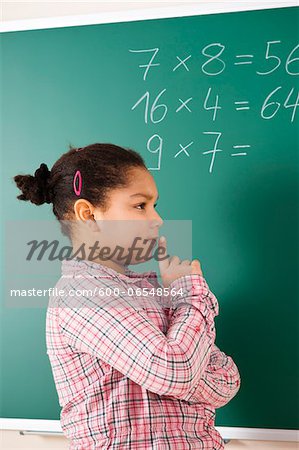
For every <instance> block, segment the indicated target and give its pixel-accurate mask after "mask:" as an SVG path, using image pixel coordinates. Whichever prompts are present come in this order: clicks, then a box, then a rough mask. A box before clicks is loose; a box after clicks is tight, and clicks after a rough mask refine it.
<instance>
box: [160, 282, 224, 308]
mask: <svg viewBox="0 0 299 450" xmlns="http://www.w3.org/2000/svg"><path fill="white" fill-rule="evenodd" d="M169 288H170V292H171V290H172V289H173V290H174V295H172V301H171V305H170V308H171V309H175V308H177V307H178V305H179V304H180V303H185V304H186V303H187V304H191V305H193V306H195V307H196V308H198V309H199V310H200V311H201V313H202V314H203V315H204V316H207V315H210V314H211V313H212V314H213V316H218V314H219V304H218V301H217V298H216V297H215V295H214V294H213V293H212V292H211V291H210V289H209V286H208V283H207V281H206V280H205V278H204V277H203V276H201V275H198V274H192V275H184V276H182V277H180V278H177V279H176V280H174V281H173V282H172V283H171V284H170V285H169Z"/></svg>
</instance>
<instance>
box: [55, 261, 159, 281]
mask: <svg viewBox="0 0 299 450" xmlns="http://www.w3.org/2000/svg"><path fill="white" fill-rule="evenodd" d="M79 272H85V273H87V274H90V275H92V276H95V277H98V278H113V279H120V280H123V281H125V282H127V283H133V282H136V281H138V280H140V279H142V278H147V279H148V278H151V279H155V280H157V273H156V272H155V271H154V270H150V271H147V272H143V273H138V272H135V271H133V270H130V269H128V268H127V267H126V269H125V274H122V273H120V272H117V271H116V270H114V269H112V268H111V267H108V266H104V265H103V264H100V263H97V262H94V261H89V260H86V259H77V258H74V259H70V260H67V259H64V260H62V263H61V273H62V275H64V276H67V277H71V276H72V275H75V274H76V273H77V274H79Z"/></svg>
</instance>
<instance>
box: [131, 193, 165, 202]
mask: <svg viewBox="0 0 299 450" xmlns="http://www.w3.org/2000/svg"><path fill="white" fill-rule="evenodd" d="M137 195H140V196H141V197H145V198H147V199H148V200H151V199H152V198H153V197H152V196H151V195H147V194H142V193H138V194H132V195H130V197H135V196H137ZM157 200H159V194H158V197H157Z"/></svg>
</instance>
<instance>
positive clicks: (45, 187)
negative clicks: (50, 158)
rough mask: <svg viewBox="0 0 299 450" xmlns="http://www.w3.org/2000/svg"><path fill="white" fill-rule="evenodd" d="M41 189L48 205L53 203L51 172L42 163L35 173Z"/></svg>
mask: <svg viewBox="0 0 299 450" xmlns="http://www.w3.org/2000/svg"><path fill="white" fill-rule="evenodd" d="M34 176H35V178H36V181H37V184H38V187H39V189H40V190H41V192H42V193H43V195H44V199H45V202H46V203H52V200H53V191H52V189H51V188H50V187H49V180H50V177H51V172H50V170H49V168H48V166H47V164H45V163H41V165H40V166H39V168H38V169H37V170H36V171H35V172H34Z"/></svg>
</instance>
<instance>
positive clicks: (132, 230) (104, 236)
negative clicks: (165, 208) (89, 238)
mask: <svg viewBox="0 0 299 450" xmlns="http://www.w3.org/2000/svg"><path fill="white" fill-rule="evenodd" d="M131 175H132V178H131V180H132V181H131V184H130V185H129V187H127V188H121V189H115V190H113V191H111V192H110V195H109V199H110V208H109V209H108V210H107V211H106V212H105V213H103V212H102V211H101V209H100V208H95V209H94V211H93V216H94V219H95V221H96V223H97V225H98V228H99V233H98V238H97V239H98V240H99V246H101V247H103V246H108V247H109V248H110V249H111V254H112V256H111V257H112V260H113V261H114V262H116V263H118V264H120V263H121V261H119V259H118V255H117V254H120V255H121V253H122V256H125V255H126V256H127V257H128V258H129V259H130V260H129V261H125V260H123V261H122V264H124V265H129V264H139V263H141V262H145V261H147V260H149V259H150V258H151V257H152V256H153V253H154V251H155V249H156V248H157V245H156V243H155V242H154V241H153V239H154V238H158V234H159V228H160V227H161V226H162V224H163V220H162V218H161V217H160V215H159V214H158V212H157V211H156V209H155V208H156V207H157V200H158V198H159V195H158V192H157V188H156V184H155V181H154V179H153V177H152V175H151V174H150V172H149V171H148V170H146V169H142V168H132V170H131ZM146 239H147V240H148V241H144V240H146ZM117 246H119V247H120V249H123V252H121V251H120V250H119V251H118V252H117ZM136 247H138V248H139V250H138V249H137V248H136ZM130 248H131V250H130ZM134 248H135V250H133V249H134ZM114 250H115V255H114V256H113V252H114ZM150 250H151V251H150ZM119 252H120V253H119ZM138 254H139V258H141V260H138Z"/></svg>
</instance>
